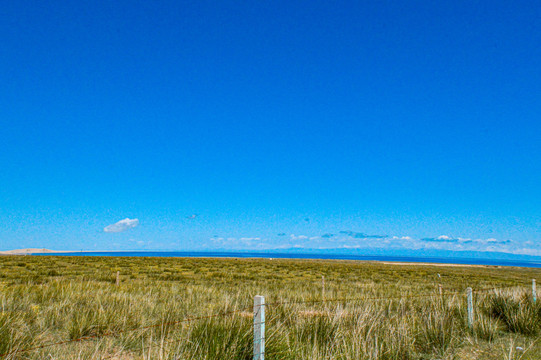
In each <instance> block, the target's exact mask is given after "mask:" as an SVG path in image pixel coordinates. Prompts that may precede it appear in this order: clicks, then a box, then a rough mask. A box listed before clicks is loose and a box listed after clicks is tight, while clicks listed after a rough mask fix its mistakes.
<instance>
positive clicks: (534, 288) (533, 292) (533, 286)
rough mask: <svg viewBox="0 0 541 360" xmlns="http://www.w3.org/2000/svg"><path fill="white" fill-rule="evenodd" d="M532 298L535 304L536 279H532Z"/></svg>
mask: <svg viewBox="0 0 541 360" xmlns="http://www.w3.org/2000/svg"><path fill="white" fill-rule="evenodd" d="M532 298H533V303H534V304H535V303H536V302H537V289H536V287H535V279H532Z"/></svg>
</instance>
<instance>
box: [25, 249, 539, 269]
mask: <svg viewBox="0 0 541 360" xmlns="http://www.w3.org/2000/svg"><path fill="white" fill-rule="evenodd" d="M34 255H36V256H51V255H54V256H117V257H120V256H128V257H131V256H136V257H211V258H265V259H268V258H275V259H325V260H362V261H385V262H411V263H437V264H468V265H495V266H520V267H532V268H541V261H528V260H508V259H506V260H502V259H486V258H479V259H477V258H475V259H474V258H445V257H412V256H384V255H366V256H365V255H347V254H317V253H314V254H302V253H280V252H212V251H208V252H207V251H200V252H194V251H96V252H63V253H47V254H34Z"/></svg>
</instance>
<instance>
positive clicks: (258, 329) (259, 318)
mask: <svg viewBox="0 0 541 360" xmlns="http://www.w3.org/2000/svg"><path fill="white" fill-rule="evenodd" d="M254 360H265V297H264V296H260V295H256V296H255V298H254Z"/></svg>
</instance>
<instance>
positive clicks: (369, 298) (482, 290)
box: [0, 280, 536, 360]
mask: <svg viewBox="0 0 541 360" xmlns="http://www.w3.org/2000/svg"><path fill="white" fill-rule="evenodd" d="M512 288H514V289H516V288H522V289H523V287H522V286H517V285H508V286H503V287H486V288H480V289H476V290H472V291H471V292H473V293H490V292H498V291H504V290H508V289H512ZM440 289H441V288H440ZM468 289H470V288H468ZM468 289H466V290H468ZM466 290H464V289H462V290H456V289H455V290H451V291H449V290H447V291H445V293H439V294H438V293H434V292H432V293H427V294H416V295H406V296H404V295H402V296H363V297H355V298H331V299H321V298H320V299H310V300H292V301H275V302H270V303H262V304H260V306H261V307H262V308H269V307H279V306H284V305H302V304H318V303H338V302H340V303H354V302H358V301H365V302H366V301H395V300H399V301H402V300H407V299H420V298H437V297H441V296H457V295H463V294H464V292H465V291H466ZM535 291H536V290H535V280H534V281H533V287H532V296H533V300H534V302H535V300H536V293H535ZM252 309H254V314H253V316H254V324H255V321H256V316H257V315H258V314H257V313H256V311H255V307H252V306H250V307H246V308H241V309H236V310H231V311H225V312H221V313H216V314H212V315H205V316H192V317H186V318H184V319H181V320H176V321H170V322H159V323H155V324H151V325H146V326H142V327H136V328H131V329H121V330H118V331H108V332H103V333H101V334H95V335H88V336H82V337H79V338H75V339H69V340H63V341H57V342H49V343H45V344H41V345H36V346H32V347H28V348H24V349H15V350H12V351H8V352H5V353H3V354H0V358H5V357H8V356H12V355H16V354H23V353H29V352H32V351H37V350H41V349H45V348H50V347H54V346H64V345H69V344H73V343H79V342H83V341H90V340H96V339H100V338H104V337H111V336H119V335H123V334H126V333H133V332H137V331H145V330H149V329H154V328H160V327H166V326H177V325H180V324H184V323H189V322H194V321H198V320H204V319H212V318H222V317H227V316H231V315H235V314H240V313H246V312H249V311H251V310H252ZM468 310H469V309H468ZM263 323H264V319H263ZM182 340H183V339H180V340H171V341H167V340H162V341H161V342H160V343H159V344H150V345H149V346H148V347H147V349H148V348H151V347H155V346H158V345H159V346H163V344H164V343H167V344H169V343H175V342H179V341H182ZM263 340H264V339H263ZM123 352H136V351H135V350H129V349H122V350H121V351H120V353H123ZM116 356H118V354H114V355H111V356H109V357H105V358H101V359H102V360H106V359H111V358H114V357H116Z"/></svg>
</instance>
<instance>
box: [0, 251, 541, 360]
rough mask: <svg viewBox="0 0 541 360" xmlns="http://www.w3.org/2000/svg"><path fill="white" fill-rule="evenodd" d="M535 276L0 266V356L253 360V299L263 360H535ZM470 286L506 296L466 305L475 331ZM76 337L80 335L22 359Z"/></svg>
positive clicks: (168, 261)
mask: <svg viewBox="0 0 541 360" xmlns="http://www.w3.org/2000/svg"><path fill="white" fill-rule="evenodd" d="M117 271H119V272H120V274H121V282H120V284H119V286H116V285H115V274H116V272H117ZM438 273H439V274H440V275H441V278H440V277H438V275H437V274H438ZM540 275H541V271H540V270H539V269H522V268H498V267H453V266H443V267H435V266H430V265H421V266H419V265H400V266H399V265H389V264H380V263H368V262H353V261H320V260H318V261H313V260H277V259H274V260H269V259H244V260H242V259H199V258H198V259H186V258H115V257H107V258H97V257H50V256H43V257H42V256H24V257H23V256H3V257H0V300H1V306H2V312H1V316H0V354H7V355H3V356H2V357H0V359H96V360H97V359H125V360H128V359H198V360H199V359H208V360H210V359H251V358H252V347H251V346H252V321H253V320H252V317H251V316H252V314H251V313H252V311H251V307H252V306H253V297H254V296H255V295H264V296H265V297H266V302H267V303H271V304H272V305H269V306H268V307H267V324H266V325H267V333H266V338H267V339H266V341H267V348H266V358H267V359H269V360H272V359H291V360H293V359H316V360H319V359H343V360H350V359H351V360H353V359H396V360H399V359H404V360H407V359H412V360H414V359H419V360H421V359H479V360H489V359H508V360H511V359H513V360H518V359H524V360H531V359H541V340H540V333H541V306H540V305H539V302H538V304H537V305H535V304H533V303H532V300H531V287H530V286H531V279H532V278H538V279H541V276H540ZM322 276H325V295H323V293H322V282H321V277H322ZM440 283H441V284H442V286H443V290H444V291H443V292H444V293H443V296H440V295H439V289H438V284H440ZM467 286H471V287H473V288H474V289H486V288H491V287H497V288H501V287H505V288H506V289H504V290H501V291H496V292H494V291H484V292H479V293H476V294H475V296H474V303H475V313H474V315H475V323H474V327H473V329H469V328H468V326H467V323H466V297H465V288H466V287H467ZM424 294H429V295H431V296H430V297H419V295H424ZM323 296H325V298H326V299H327V300H331V301H327V302H321V300H322V297H323ZM375 298H384V299H378V300H376V299H375ZM336 299H350V300H339V301H335V300H336ZM311 301H313V302H311ZM233 311H234V312H233ZM229 312H233V313H230V314H228V315H225V316H218V317H208V318H203V319H199V320H194V321H185V322H179V321H182V320H184V319H187V318H197V317H205V316H211V315H214V314H223V313H229ZM148 326H150V327H148ZM144 327H147V328H144ZM80 337H88V338H87V339H85V340H82V341H75V342H69V343H65V344H61V345H55V346H47V347H43V348H38V349H33V350H31V351H27V352H26V351H21V350H24V349H27V348H32V347H37V346H41V345H43V344H51V343H56V342H63V341H66V340H74V339H78V338H80Z"/></svg>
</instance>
